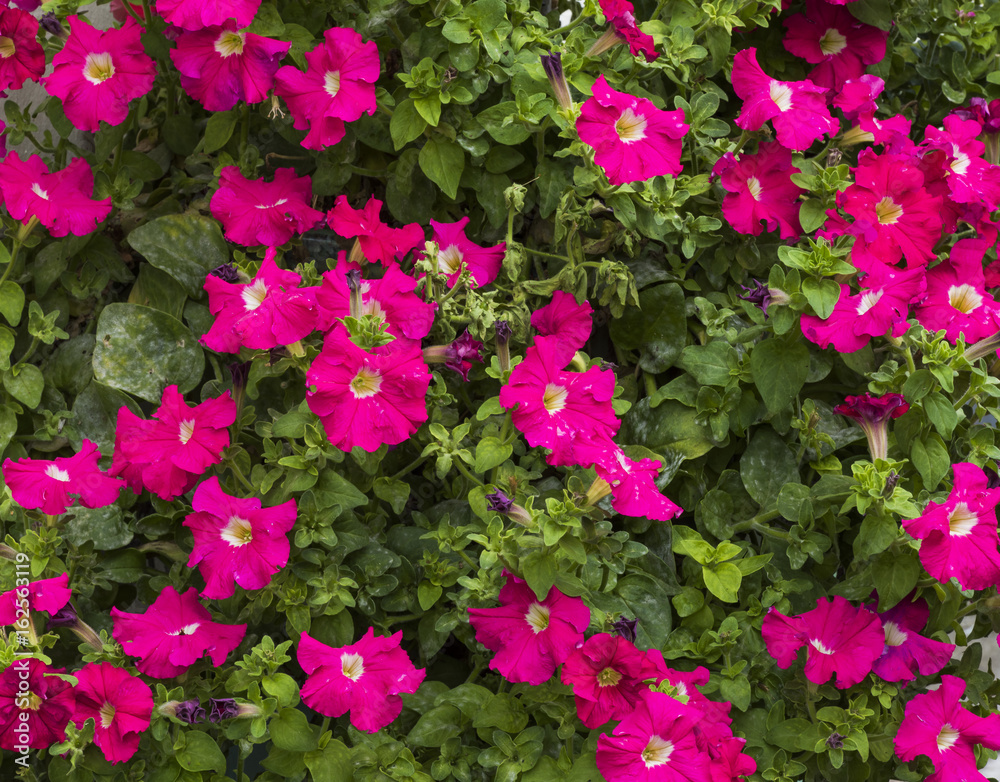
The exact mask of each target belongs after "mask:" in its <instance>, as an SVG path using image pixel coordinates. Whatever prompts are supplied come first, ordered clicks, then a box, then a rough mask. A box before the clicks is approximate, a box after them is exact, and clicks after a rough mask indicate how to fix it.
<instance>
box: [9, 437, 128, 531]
mask: <svg viewBox="0 0 1000 782" xmlns="http://www.w3.org/2000/svg"><path fill="white" fill-rule="evenodd" d="M100 458H101V453H100V451H98V450H97V445H95V444H94V443H92V442H91V441H90V440H84V441H83V445H82V446H81V447H80V451H79V453H77V454H76V455H75V456H61V457H58V458H56V459H54V460H49V459H18V460H17V461H12V460H11V459H5V460H4V463H3V477H4V481H5V482H6V483H7V485H8V486H9V487H10V492H11V494H12V495H13V497H14V500H15V501H16V502H17V503H18V504H19V505H20V506H21V507H22V508H31V509H35V508H37V509H39V510H41V511H42V512H43V513H47V514H48V515H50V516H58V515H59V514H61V513H65V512H66V508H68V507H69V506H70V505H72V504H73V503H74V502H75V501H76V499H77V498H79V500H80V504H81V505H83V506H84V507H86V508H103V507H104V506H105V505H111V504H112V503H113V502H114V501H115V500H117V499H118V492H119V490H120V489H121V488H122V486H123V485H124V484H123V482H122V481H120V480H116V479H114V478H109V477H108V476H107V475H106V474H105V473H103V472H101V469H100V468H99V467H98V466H97V460H98V459H100ZM71 494H72V495H74V496H72V497H71V496H70V495H71Z"/></svg>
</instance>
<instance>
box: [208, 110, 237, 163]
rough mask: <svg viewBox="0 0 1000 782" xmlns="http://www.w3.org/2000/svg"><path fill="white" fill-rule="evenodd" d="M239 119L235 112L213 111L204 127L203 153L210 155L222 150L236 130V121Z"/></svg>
mask: <svg viewBox="0 0 1000 782" xmlns="http://www.w3.org/2000/svg"><path fill="white" fill-rule="evenodd" d="M238 118H239V112H237V111H214V112H212V116H210V117H209V118H208V125H207V126H206V127H205V146H204V149H203V151H204V152H205V154H207V155H210V154H212V153H213V152H217V151H218V150H220V149H222V148H223V147H224V146H226V144H227V143H228V142H229V139H230V138H232V136H233V131H234V130H235V129H236V121H237V119H238Z"/></svg>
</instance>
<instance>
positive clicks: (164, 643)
mask: <svg viewBox="0 0 1000 782" xmlns="http://www.w3.org/2000/svg"><path fill="white" fill-rule="evenodd" d="M111 618H112V620H113V621H114V630H113V631H112V636H113V637H114V639H115V640H116V641H118V643H120V644H121V645H122V648H123V649H124V650H125V654H128V655H131V656H133V657H138V658H139V662H137V663H136V667H137V668H138V669H139V671H140V672H141V673H144V674H146V675H147V676H152V677H153V678H155V679H169V678H172V677H174V676H178V675H180V674H182V673H184V671H186V670H187V669H188V668H190V667H191V666H192V665H194V664H195V663H196V662H198V660H200V659H201V658H202V657H203V656H204V655H206V654H207V655H209V657H211V658H212V664H213V665H215V667H216V668H218V667H219V666H221V665H222V664H223V663H224V662H225V661H226V657H227V656H228V655H229V653H230V652H231V651H233V649H235V648H236V647H237V646H239V645H240V641H242V640H243V636H244V635H246V631H247V626H246V625H245V624H243V625H224V624H219V623H218V622H213V621H212V615H211V614H210V613H209V612H208V609H207V608H205V607H204V606H203V605H201V603H199V602H198V590H197V589H195V588H194V587H191V588H190V589H188V590H187V592H185V593H184V594H183V595H181V594H178V593H177V590H176V589H174V588H173V587H172V586H166V587H164V589H163V591H162V592H160V594H159V596H158V597H157V598H156V600H155V601H154V602H153V604H152V605H151V606H150V607H149V608H147V609H146V610H145V611H144V612H143V613H141V614H130V613H126V612H124V611H119V610H118V609H117V608H112V609H111Z"/></svg>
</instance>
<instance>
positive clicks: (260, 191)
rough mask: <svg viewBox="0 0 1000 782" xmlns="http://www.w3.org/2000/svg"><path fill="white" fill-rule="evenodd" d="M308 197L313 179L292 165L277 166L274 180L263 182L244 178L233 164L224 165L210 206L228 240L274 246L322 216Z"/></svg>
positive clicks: (300, 231) (314, 222)
mask: <svg viewBox="0 0 1000 782" xmlns="http://www.w3.org/2000/svg"><path fill="white" fill-rule="evenodd" d="M311 200H312V179H311V178H310V177H308V176H302V177H299V176H296V175H295V169H294V168H279V169H278V170H277V171H275V172H274V181H272V182H265V181H264V180H263V179H247V178H246V177H245V176H243V174H242V173H240V170H239V168H237V167H236V166H226V167H225V168H223V169H222V173H221V174H219V189H218V190H216V191H215V193H213V194H212V201H211V204H210V208H211V210H212V217H214V218H215V219H216V220H218V221H219V222H220V223H222V227H223V230H224V231H225V234H226V238H227V239H228V240H229V241H231V242H235V243H236V244H242V245H244V246H246V247H254V246H256V245H259V244H263V245H267V246H268V247H274V246H277V245H282V244H284V243H285V242H287V241H288V240H289V239H291V238H292V237H293V236H295V235H296V234H302V233H305V232H306V231H308V230H309V229H310V228H313V227H314V226H315V225H316V224H317V223H318V222H319V221H320V220H322V219H323V213H322V212H320V211H319V210H318V209H313V208H312V207H311V206H309V202H310V201H311Z"/></svg>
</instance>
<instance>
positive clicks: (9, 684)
mask: <svg viewBox="0 0 1000 782" xmlns="http://www.w3.org/2000/svg"><path fill="white" fill-rule="evenodd" d="M56 673H64V671H63V669H62V668H50V667H49V666H48V665H46V664H45V663H43V662H42V661H41V660H37V659H35V658H34V657H18V658H15V660H14V661H13V662H12V663H11V664H10V665H8V666H7V667H6V668H5V669H4V670H3V672H2V673H0V749H6V750H10V751H12V752H13V751H18V747H23V746H25V745H27V746H28V747H30V748H32V749H46V748H47V747H50V746H51V745H53V744H55V743H57V742H60V741H65V740H66V726H67V725H68V724H69V721H70V719H71V718H72V716H73V705H74V702H75V693H74V691H73V685H72V684H70V683H69V682H68V681H66V680H65V679H61V678H60V677H58V676H54V675H53V674H56ZM25 685H27V692H25V689H24V687H25ZM24 714H27V721H25V720H23V719H22V715H24Z"/></svg>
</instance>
